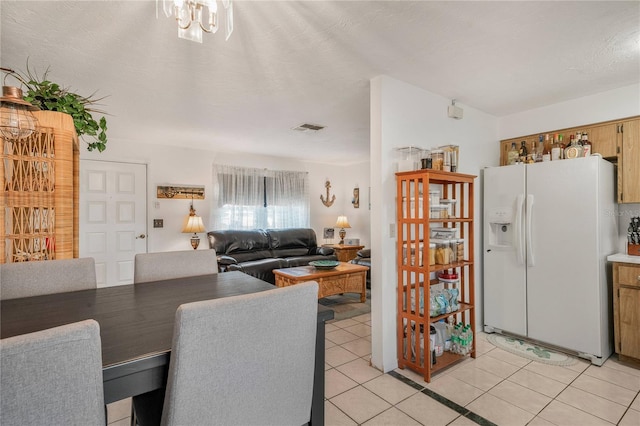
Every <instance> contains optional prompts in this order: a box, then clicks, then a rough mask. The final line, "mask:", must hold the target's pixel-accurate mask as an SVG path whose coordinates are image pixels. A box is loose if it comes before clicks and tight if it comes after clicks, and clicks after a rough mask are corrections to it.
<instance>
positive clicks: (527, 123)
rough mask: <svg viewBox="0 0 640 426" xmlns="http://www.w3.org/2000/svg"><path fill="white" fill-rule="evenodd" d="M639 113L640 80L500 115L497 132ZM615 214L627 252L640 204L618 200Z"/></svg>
mask: <svg viewBox="0 0 640 426" xmlns="http://www.w3.org/2000/svg"><path fill="white" fill-rule="evenodd" d="M637 115H640V83H639V84H632V85H630V86H626V87H622V88H620V89H615V90H609V91H607V92H602V93H597V94H595V95H591V96H585V97H582V98H578V99H573V100H570V101H566V102H561V103H557V104H553V105H548V106H546V107H542V108H536V109H533V110H530V111H524V112H521V113H517V114H512V115H508V116H505V117H501V118H500V119H499V120H498V136H499V139H509V138H513V137H518V136H523V135H530V134H535V133H545V132H546V131H551V130H555V129H563V128H567V127H574V126H581V125H585V124H591V123H598V122H602V121H609V120H617V119H620V118H626V117H632V116H637ZM615 214H616V215H617V216H618V227H619V235H620V238H619V244H618V249H619V250H620V252H622V253H624V252H626V234H627V227H628V226H629V219H630V218H631V217H633V216H640V204H619V205H618V206H617V210H616V212H615Z"/></svg>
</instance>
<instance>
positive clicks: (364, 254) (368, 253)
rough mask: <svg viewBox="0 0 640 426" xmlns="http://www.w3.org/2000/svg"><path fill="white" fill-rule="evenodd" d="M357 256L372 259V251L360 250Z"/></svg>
mask: <svg viewBox="0 0 640 426" xmlns="http://www.w3.org/2000/svg"><path fill="white" fill-rule="evenodd" d="M356 256H358V257H371V249H362V250H358V252H357V253H356Z"/></svg>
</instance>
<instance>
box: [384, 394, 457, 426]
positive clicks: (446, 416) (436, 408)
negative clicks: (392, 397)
mask: <svg viewBox="0 0 640 426" xmlns="http://www.w3.org/2000/svg"><path fill="white" fill-rule="evenodd" d="M396 408H397V409H399V410H400V411H402V412H404V413H406V414H407V415H409V416H410V417H411V418H414V419H416V420H417V421H418V422H420V423H422V424H423V425H446V424H449V423H450V422H451V421H452V420H453V419H455V418H456V417H458V416H459V414H458V413H457V412H455V411H453V410H452V409H451V408H449V407H447V406H445V405H442V404H440V403H439V402H438V401H436V400H435V399H433V398H431V397H429V396H427V395H425V394H423V393H421V392H418V393H416V394H415V395H413V396H411V397H409V398H407V399H405V400H404V401H402V402H401V403H399V404H398V405H396Z"/></svg>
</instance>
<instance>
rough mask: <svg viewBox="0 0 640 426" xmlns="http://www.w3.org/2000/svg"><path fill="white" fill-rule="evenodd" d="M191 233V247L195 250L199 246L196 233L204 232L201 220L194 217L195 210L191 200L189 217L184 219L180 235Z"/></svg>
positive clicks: (198, 238)
mask: <svg viewBox="0 0 640 426" xmlns="http://www.w3.org/2000/svg"><path fill="white" fill-rule="evenodd" d="M192 232H193V236H192V237H191V247H193V249H194V250H196V249H197V248H198V246H199V245H200V237H199V236H198V232H204V223H202V218H201V217H200V216H197V215H196V210H195V209H194V208H193V200H191V206H190V207H189V216H187V217H186V218H185V220H184V225H183V226H182V233H184V234H190V233H192Z"/></svg>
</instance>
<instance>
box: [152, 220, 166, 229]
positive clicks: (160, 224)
mask: <svg viewBox="0 0 640 426" xmlns="http://www.w3.org/2000/svg"><path fill="white" fill-rule="evenodd" d="M163 226H164V219H153V227H154V228H162V227H163Z"/></svg>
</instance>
